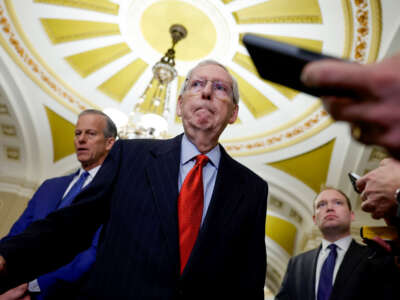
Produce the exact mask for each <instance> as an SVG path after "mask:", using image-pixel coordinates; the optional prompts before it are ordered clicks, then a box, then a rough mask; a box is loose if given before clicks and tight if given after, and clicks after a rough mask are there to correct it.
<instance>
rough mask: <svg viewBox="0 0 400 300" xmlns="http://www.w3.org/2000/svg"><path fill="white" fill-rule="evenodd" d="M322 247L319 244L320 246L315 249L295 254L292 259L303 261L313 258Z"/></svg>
mask: <svg viewBox="0 0 400 300" xmlns="http://www.w3.org/2000/svg"><path fill="white" fill-rule="evenodd" d="M320 249H321V247H320V246H319V247H316V248H314V249H311V250H307V251H305V252H302V253H299V254H297V255H295V256H293V257H292V258H291V259H290V260H291V261H293V262H296V261H303V260H308V259H313V258H315V256H316V255H317V254H318V252H319V250H320Z"/></svg>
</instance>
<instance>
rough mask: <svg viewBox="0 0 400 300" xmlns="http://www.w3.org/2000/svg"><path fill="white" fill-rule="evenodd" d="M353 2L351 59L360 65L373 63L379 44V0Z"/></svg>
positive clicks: (357, 0) (380, 31)
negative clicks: (353, 22)
mask: <svg viewBox="0 0 400 300" xmlns="http://www.w3.org/2000/svg"><path fill="white" fill-rule="evenodd" d="M353 1H354V7H355V16H354V19H355V45H354V54H353V59H354V60H356V61H358V62H360V63H367V62H373V61H375V60H376V58H377V57H378V53H379V47H380V43H381V34H382V11H381V4H380V0H370V1H368V0H353ZM370 24H371V25H370ZM368 50H369V51H368Z"/></svg>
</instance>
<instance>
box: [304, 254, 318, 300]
mask: <svg viewBox="0 0 400 300" xmlns="http://www.w3.org/2000/svg"><path fill="white" fill-rule="evenodd" d="M321 248H322V246H319V247H318V248H316V249H314V250H313V251H312V252H311V255H310V256H309V259H307V261H306V262H305V266H306V268H304V270H306V273H305V274H304V276H305V278H306V280H307V282H308V284H307V288H306V293H307V297H305V298H304V299H315V289H316V287H315V285H316V281H315V276H316V271H317V261H318V254H319V251H321ZM308 266H311V268H310V267H308Z"/></svg>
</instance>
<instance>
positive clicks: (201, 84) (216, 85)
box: [188, 78, 232, 98]
mask: <svg viewBox="0 0 400 300" xmlns="http://www.w3.org/2000/svg"><path fill="white" fill-rule="evenodd" d="M207 82H211V87H212V91H213V93H215V95H216V96H217V97H218V98H225V97H230V96H231V95H232V88H231V86H230V84H228V83H227V82H224V81H221V80H208V79H204V78H195V79H192V80H191V81H190V82H189V84H188V89H189V90H190V91H192V92H193V93H200V92H201V91H202V90H203V89H204V88H205V87H206V86H207Z"/></svg>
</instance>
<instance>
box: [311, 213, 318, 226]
mask: <svg viewBox="0 0 400 300" xmlns="http://www.w3.org/2000/svg"><path fill="white" fill-rule="evenodd" d="M312 220H313V222H314V225H317V223H315V215H313V216H312Z"/></svg>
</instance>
